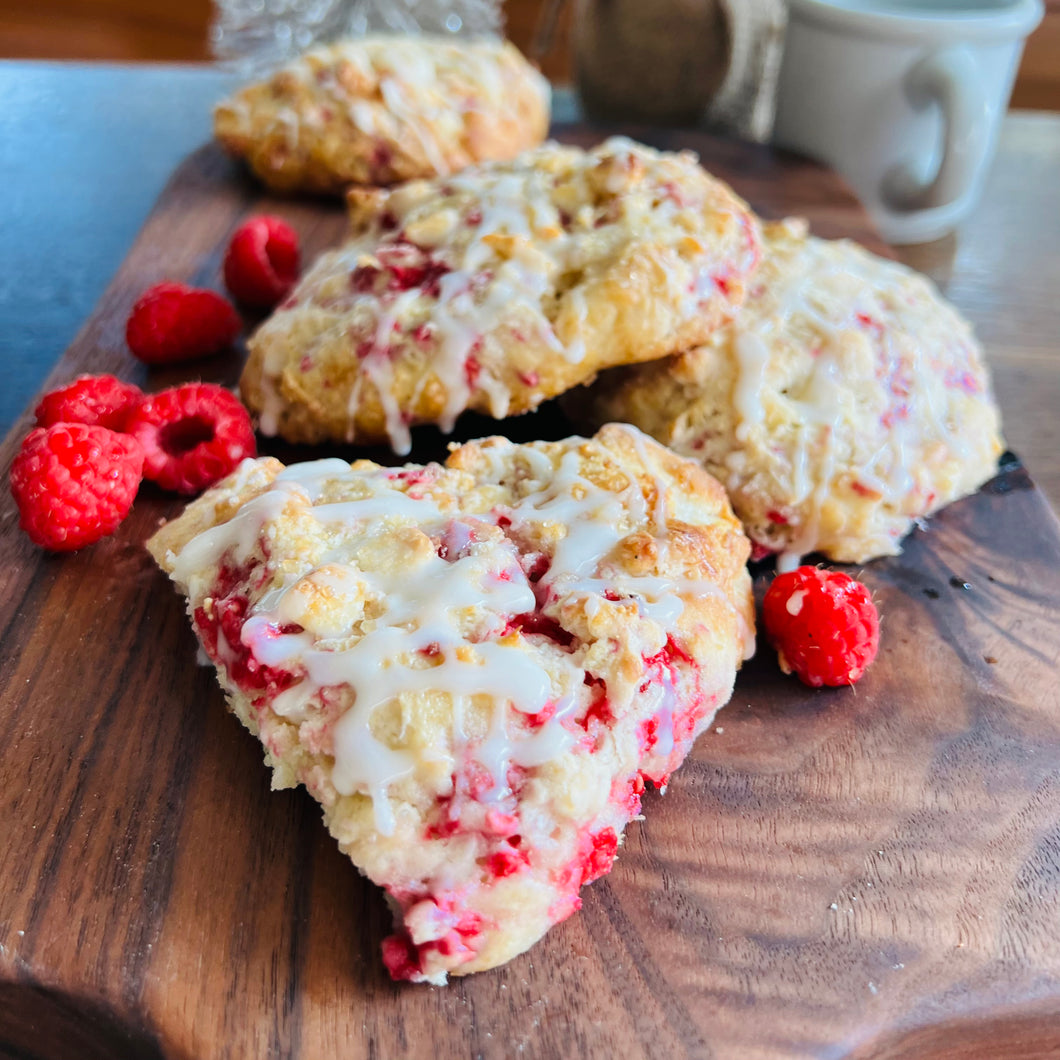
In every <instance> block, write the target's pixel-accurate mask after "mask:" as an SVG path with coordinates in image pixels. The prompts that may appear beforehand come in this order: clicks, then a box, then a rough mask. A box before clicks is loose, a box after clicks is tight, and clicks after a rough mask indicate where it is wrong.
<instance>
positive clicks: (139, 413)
mask: <svg viewBox="0 0 1060 1060" xmlns="http://www.w3.org/2000/svg"><path fill="white" fill-rule="evenodd" d="M126 430H127V431H128V432H129V434H131V435H133V436H134V437H135V438H136V439H137V440H138V441H139V442H140V444H141V445H142V446H143V451H144V478H146V479H149V480H150V481H152V482H157V483H158V485H159V486H161V487H162V488H163V489H167V490H175V491H176V492H177V493H199V492H200V491H202V490H204V489H206V487H207V486H212V485H213V484H214V483H215V482H217V481H219V480H220V479H222V478H224V477H225V475H227V474H229V473H230V472H231V471H233V470H234V469H235V467H236V465H238V464H239V463H240V462H241V461H242V460H245V459H246V458H247V457H248V456H253V455H254V454H255V452H256V451H257V441H256V439H255V438H254V426H253V424H252V423H251V422H250V416H249V415H248V413H247V410H246V409H245V408H244V407H243V405H242V404H241V402H240V401H239V398H237V397H236V396H235V395H234V394H233V393H232V392H231V391H229V390H225V388H224V387H221V386H216V385H214V384H213V383H186V384H185V385H184V386H176V387H171V388H170V389H169V390H163V391H161V392H160V393H158V394H152V395H151V396H150V397H146V398H144V400H143V401H141V402H140V404H139V405H138V406H137V407H136V409H135V410H134V412H133V413H132V415H131V416H130V417H129V420H128V423H127V424H126Z"/></svg>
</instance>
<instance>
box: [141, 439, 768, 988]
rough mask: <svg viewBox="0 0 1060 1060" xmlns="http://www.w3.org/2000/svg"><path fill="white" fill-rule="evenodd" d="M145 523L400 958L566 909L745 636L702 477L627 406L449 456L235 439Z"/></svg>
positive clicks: (744, 601) (746, 587) (484, 944)
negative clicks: (362, 877) (621, 422)
mask: <svg viewBox="0 0 1060 1060" xmlns="http://www.w3.org/2000/svg"><path fill="white" fill-rule="evenodd" d="M149 548H150V549H151V551H152V554H153V555H155V557H156V558H157V559H158V561H159V563H160V564H161V565H162V566H163V567H164V568H165V569H166V570H167V571H168V572H169V573H170V574H171V576H172V577H173V579H174V581H175V582H176V583H177V585H178V587H179V588H180V589H181V590H182V591H183V592H184V593H185V595H186V596H187V598H188V608H189V612H190V613H191V614H192V616H193V622H194V625H195V627H196V631H197V633H198V634H199V637H200V639H201V641H202V643H203V646H204V648H205V649H206V650H207V652H208V653H209V654H210V655H211V657H212V658H213V660H214V662H215V663H216V665H217V667H218V675H219V678H220V680H221V684H222V687H223V688H224V689H225V692H226V694H227V696H228V701H229V705H230V707H231V709H232V710H233V711H234V712H235V713H236V714H237V716H238V717H239V718H240V719H241V720H242V721H243V723H244V724H245V725H246V726H247V728H248V729H250V731H251V732H253V733H254V734H256V735H257V736H258V737H259V738H260V740H261V742H262V744H263V746H264V747H265V750H266V761H267V763H268V764H269V765H270V766H271V767H272V768H273V771H274V773H273V784H274V786H275V787H288V786H291V785H294V784H299V783H301V784H304V785H305V786H306V788H307V789H308V790H309V792H310V793H311V794H312V795H313V796H314V797H315V798H316V799H317V800H318V801H319V802H320V804H321V806H322V807H323V810H324V817H325V821H326V823H327V826H328V828H329V830H330V831H331V833H332V834H333V835H334V836H335V838H336V839H337V840H338V842H339V844H340V846H341V847H342V849H343V850H344V851H345V852H346V853H347V854H348V855H349V856H350V857H351V858H352V859H353V861H354V863H355V864H356V865H357V866H358V868H359V869H360V870H361V871H362V872H364V873H365V874H366V875H367V876H368V877H369V878H371V879H372V880H374V881H375V882H377V883H379V884H380V885H381V886H383V887H384V888H385V889H386V890H387V893H388V895H389V896H390V898H391V902H392V905H393V906H394V910H395V914H396V918H397V927H398V934H397V935H395V936H393V938H392V939H391V940H388V942H387V943H386V944H384V959H385V960H386V961H387V964H388V967H389V968H390V970H391V972H392V974H394V975H395V977H404V978H412V979H415V980H422V979H429V980H430V981H432V982H438V981H444V978H445V975H446V973H452V974H466V973H468V972H473V971H478V970H482V969H484V968H489V967H492V966H494V965H496V964H499V963H502V962H503V961H506V960H508V959H510V958H511V957H513V956H515V955H516V954H517V953H520V952H522V951H523V950H524V949H526V948H527V947H528V946H530V945H532V944H533V942H535V941H536V940H537V939H538V938H539V937H540V936H541V935H542V934H543V933H544V932H545V931H546V930H547V928H548V927H549V926H550V925H551V924H552V923H555V922H557V921H559V920H562V919H563V918H564V917H566V916H567V915H569V914H570V913H571V912H573V911H574V910H575V909H576V908H577V907H578V904H579V901H578V891H579V888H580V885H581V883H582V882H587V881H588V880H591V879H593V878H595V876H596V875H599V874H600V872H602V871H606V869H607V868H608V867H609V865H610V861H611V859H612V857H613V856H614V853H615V850H616V848H617V846H618V843H619V840H620V838H621V833H622V829H623V827H624V826H625V824H626V823H627V822H628V821H629V820H630V819H631V818H632V817H634V816H636V814H637V813H638V810H639V797H638V792H639V790H640V789H641V788H642V787H643V783H642V780H641V779H639V778H643V777H645V776H646V777H648V778H649V779H652V780H653V781H654V782H655V783H657V784H660V785H661V784H665V781H666V778H667V776H668V775H669V773H670V772H671V771H672V770H673V769H675V768H676V767H677V766H678V765H679V764H680V762H681V761H682V759H683V758H684V756H685V754H686V753H687V751H688V749H689V747H690V745H691V742H692V740H693V739H694V738H695V736H696V735H697V734H698V733H700V732H702V731H703V730H704V729H705V728H706V727H707V726H708V725H709V723H710V720H711V718H712V717H713V715H714V712H715V711H716V710H717V709H718V708H719V707H720V706H721V705H722V704H723V703H724V702H725V701H726V700H727V698H728V696H729V694H730V691H731V688H732V682H733V678H734V674H735V670H736V669H737V667H738V666H739V664H740V661H741V659H742V658H743V657H744V656H745V655H746V654H748V651H749V648H750V646H751V643H752V641H753V632H752V625H753V618H754V606H753V600H752V597H751V586H750V579H749V576H748V573H747V570H746V567H745V561H746V558H747V554H748V550H749V544H748V542H747V540H746V538H745V537H744V536H743V534H742V531H741V529H740V526H739V523H738V522H737V521H736V519H735V517H734V516H733V514H732V511H731V509H730V508H729V506H728V503H727V501H726V499H725V495H724V492H723V491H722V490H721V488H720V486H719V485H718V484H717V483H716V482H715V481H714V480H712V479H711V478H710V477H709V476H708V475H706V473H705V472H703V471H702V469H700V468H698V467H696V466H695V465H694V464H692V463H691V462H689V461H685V460H682V459H680V458H678V457H676V456H674V455H673V454H672V453H669V452H667V451H665V450H663V449H662V448H661V447H659V446H658V445H657V444H656V443H654V442H653V441H651V440H650V439H648V438H646V437H644V436H642V435H640V434H639V432H637V431H635V430H634V429H633V428H630V427H627V426H611V427H605V428H604V429H603V430H601V431H600V432H599V433H598V435H597V436H596V437H595V438H592V439H579V438H573V439H568V440H566V441H563V442H551V443H533V444H530V445H515V444H513V443H511V442H509V441H507V440H506V439H503V438H488V439H484V440H482V441H480V442H472V443H468V444H467V445H464V446H460V447H459V448H456V449H454V451H453V452H452V454H451V455H450V457H449V459H448V460H447V462H446V465H445V466H444V467H442V466H438V465H428V466H427V467H425V468H420V467H415V466H409V467H406V468H404V469H386V468H380V467H378V466H376V465H374V464H371V463H369V462H367V461H359V462H358V463H357V464H355V465H353V466H352V468H351V467H350V466H349V465H344V464H342V462H341V461H321V462H317V463H316V464H308V465H296V466H293V467H291V468H289V469H286V470H280V469H279V465H277V464H276V463H275V462H274V461H272V462H269V461H257V462H252V461H248V462H246V463H245V464H244V465H243V466H242V467H241V468H240V469H239V470H238V471H237V472H236V474H235V475H233V476H231V477H230V478H229V479H228V480H226V481H225V482H223V483H221V484H219V485H218V486H217V487H215V488H214V489H213V490H211V491H210V492H208V493H207V494H205V495H204V496H203V497H202V498H200V499H199V500H197V501H195V502H193V503H192V504H191V505H189V507H188V509H187V511H186V512H185V513H184V515H182V516H181V517H180V518H179V519H177V520H176V521H175V522H173V523H171V524H170V525H169V526H167V527H165V528H164V529H163V530H162V531H160V533H159V534H158V535H156V537H155V538H154V539H152V541H151V542H150V544H149ZM439 941H441V942H442V943H444V944H439Z"/></svg>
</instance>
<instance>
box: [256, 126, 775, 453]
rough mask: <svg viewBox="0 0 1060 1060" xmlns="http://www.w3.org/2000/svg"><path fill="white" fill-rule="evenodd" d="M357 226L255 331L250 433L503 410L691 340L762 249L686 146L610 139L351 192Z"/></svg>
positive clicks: (315, 431) (312, 436) (329, 430)
mask: <svg viewBox="0 0 1060 1060" xmlns="http://www.w3.org/2000/svg"><path fill="white" fill-rule="evenodd" d="M350 205H351V214H352V222H353V228H354V231H355V233H356V234H355V236H354V238H352V239H351V240H350V241H349V242H348V243H347V244H346V245H345V246H344V247H342V248H340V249H339V250H337V251H332V252H330V253H328V254H325V255H324V256H323V257H322V258H321V259H319V260H318V261H317V263H316V264H315V265H314V266H313V268H312V269H311V270H310V271H309V273H308V274H307V275H306V277H305V278H304V279H303V281H302V283H301V284H300V285H299V287H298V288H297V289H296V291H295V292H294V294H293V295H292V297H291V299H290V300H289V302H288V303H286V304H285V305H284V306H282V307H281V308H280V309H279V310H278V311H277V312H276V313H275V314H274V316H273V317H272V318H271V319H270V320H268V321H266V323H265V324H264V325H263V326H262V327H261V328H260V329H259V330H258V332H257V333H256V334H255V335H254V336H253V337H252V339H251V341H250V343H249V350H250V356H249V359H248V362H247V366H246V369H245V372H244V376H243V379H242V383H241V386H242V391H243V397H244V400H245V401H246V403H247V404H248V406H249V407H250V408H251V410H252V411H254V412H256V413H258V414H259V416H260V417H261V426H262V429H263V431H264V432H265V433H266V434H280V435H282V436H283V437H285V438H287V439H288V440H290V441H298V442H310V443H313V442H320V441H323V440H325V439H335V440H346V441H350V440H357V441H364V442H383V441H388V440H389V441H390V443H391V444H392V445H393V447H394V448H395V449H396V450H397V451H398V452H407V451H408V444H409V440H408V425H409V424H416V423H439V424H440V425H442V427H443V429H449V428H450V427H451V426H452V423H453V421H454V420H455V418H456V416H457V415H458V414H459V413H460V412H462V411H463V410H464V409H473V410H475V411H478V412H483V413H486V414H488V415H492V416H494V417H496V418H498V419H499V418H503V417H505V416H508V415H512V414H515V413H519V412H524V411H527V410H529V409H532V408H535V407H536V406H537V405H538V404H540V403H541V402H542V401H544V400H545V399H546V398H549V397H553V396H555V395H556V394H559V393H562V392H563V391H565V390H567V389H569V388H570V387H572V386H575V385H577V384H579V383H582V382H585V381H586V380H588V379H590V378H591V377H592V376H593V375H594V374H595V373H596V372H597V371H599V370H600V369H602V368H604V367H608V366H611V365H616V364H627V363H633V362H639V361H644V360H653V359H656V358H659V357H662V356H665V355H666V354H668V353H671V352H673V351H674V350H677V349H682V348H686V347H687V346H689V345H692V344H694V343H697V342H701V341H704V340H705V339H706V338H707V337H708V336H709V335H710V334H711V332H712V331H713V330H714V329H715V328H716V327H718V326H719V325H720V324H721V323H722V322H723V321H724V320H725V319H727V318H728V316H729V314H730V313H731V312H732V311H733V309H734V308H735V307H736V306H737V305H738V304H739V303H740V301H741V300H742V298H743V293H744V282H745V277H746V275H747V274H748V273H749V272H750V271H751V270H752V269H753V268H754V265H755V263H756V261H757V254H758V240H759V236H758V229H757V225H756V224H755V222H754V219H753V217H752V216H751V214H750V212H749V210H748V209H747V207H746V205H745V204H744V203H743V202H741V201H740V200H739V199H738V198H737V197H736V196H735V195H734V194H733V193H732V192H731V190H730V189H728V188H727V187H726V186H725V185H723V184H721V183H720V182H718V181H716V180H714V179H713V178H712V177H710V176H709V175H708V174H706V173H705V172H704V171H703V170H702V169H701V168H700V167H699V166H698V165H697V164H696V162H695V159H694V158H693V157H692V156H690V155H671V154H663V153H658V152H654V151H652V150H650V149H649V148H644V147H641V146H640V145H636V144H633V143H632V142H631V141H628V140H621V139H614V140H609V141H608V142H607V143H605V144H602V145H601V146H600V147H598V148H596V149H595V150H594V151H592V152H584V151H581V150H579V149H577V148H569V147H559V146H557V145H546V146H545V147H542V148H540V149H538V150H537V151H534V152H530V153H528V154H526V155H524V156H522V157H521V158H520V159H519V160H517V161H516V162H513V163H504V164H494V165H490V166H483V167H479V168H476V169H474V170H469V171H468V172H467V173H465V174H463V175H461V176H460V177H458V178H454V179H450V180H445V181H431V182H428V181H417V182H414V183H412V184H408V185H405V186H404V187H402V188H399V189H396V190H394V191H392V192H390V193H380V192H374V193H366V192H356V193H354V194H353V195H351V197H350Z"/></svg>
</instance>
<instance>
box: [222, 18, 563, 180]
mask: <svg viewBox="0 0 1060 1060" xmlns="http://www.w3.org/2000/svg"><path fill="white" fill-rule="evenodd" d="M548 124H549V86H548V82H547V81H546V80H545V78H543V77H542V76H541V74H539V73H538V72H537V70H535V69H534V68H533V67H532V66H531V65H530V64H529V63H528V62H527V61H526V60H525V59H524V58H523V57H522V55H520V53H519V51H518V50H517V49H516V48H515V47H514V46H513V45H511V44H508V43H506V42H501V41H461V42H457V41H453V40H451V39H448V38H442V37H407V36H395V37H385V36H382V37H364V38H361V39H358V40H345V41H340V42H339V43H336V44H329V45H325V46H322V47H318V48H313V49H312V50H311V51H308V52H306V53H305V55H303V56H301V57H300V58H298V59H296V60H295V61H294V62H292V63H289V64H288V65H286V66H284V67H283V68H282V69H280V70H278V71H277V72H276V73H275V74H273V75H272V77H270V78H269V79H268V80H267V81H261V82H257V83H255V84H252V85H248V86H247V87H246V88H243V89H241V90H240V91H238V92H237V93H236V94H235V95H234V96H232V97H231V99H227V100H225V101H224V102H223V103H220V104H219V105H218V106H217V107H216V108H215V110H214V133H215V135H216V136H217V139H218V140H220V141H221V143H222V144H224V146H225V147H226V148H227V149H228V150H229V151H231V152H232V153H233V154H235V155H238V156H239V157H241V158H244V159H246V161H247V163H248V164H249V165H250V168H251V169H252V170H253V171H254V172H255V173H256V174H257V175H258V177H259V178H260V179H261V180H262V181H264V182H265V184H267V185H268V186H269V187H270V188H272V189H273V190H275V191H279V192H321V193H325V194H328V193H330V194H340V193H341V192H342V191H343V190H345V188H346V187H347V186H348V185H349V184H353V183H357V184H393V183H395V182H397V181H402V180H411V179H412V178H414V177H430V176H435V175H438V174H442V175H445V174H448V173H455V172H456V171H457V170H459V169H463V168H464V166H467V165H470V164H471V163H472V162H482V161H486V160H488V159H498V158H514V157H515V156H516V155H517V154H519V152H520V151H524V150H525V149H526V148H528V147H533V146H535V145H536V144H539V143H541V141H542V140H543V139H544V138H545V136H546V135H547V133H548Z"/></svg>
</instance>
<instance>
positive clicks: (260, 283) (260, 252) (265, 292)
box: [224, 215, 299, 308]
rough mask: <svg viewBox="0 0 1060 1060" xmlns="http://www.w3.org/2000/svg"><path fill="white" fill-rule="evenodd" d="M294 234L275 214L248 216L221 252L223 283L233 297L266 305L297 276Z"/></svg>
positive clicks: (284, 290) (284, 291) (296, 239)
mask: <svg viewBox="0 0 1060 1060" xmlns="http://www.w3.org/2000/svg"><path fill="white" fill-rule="evenodd" d="M298 263H299V253H298V236H297V235H296V234H295V231H294V229H293V228H291V226H290V225H289V224H288V223H287V222H286V221H283V220H281V219H280V218H279V217H270V216H267V215H263V216H260V217H252V218H250V220H249V221H246V222H245V223H244V224H242V225H240V227H239V228H238V229H237V230H236V233H235V235H233V236H232V239H231V241H230V242H229V244H228V250H227V251H226V252H225V260H224V277H225V286H226V287H227V288H228V290H229V291H230V292H231V294H232V297H233V298H235V299H236V301H239V302H243V303H244V304H246V305H251V306H259V307H261V308H270V307H271V306H274V305H275V304H276V303H277V302H279V301H280V299H281V298H283V296H284V295H285V294H287V292H288V291H289V290H290V289H291V288H292V287H293V286H294V283H295V281H296V280H297V279H298Z"/></svg>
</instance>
